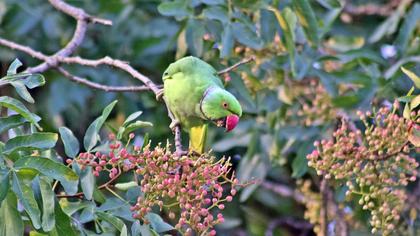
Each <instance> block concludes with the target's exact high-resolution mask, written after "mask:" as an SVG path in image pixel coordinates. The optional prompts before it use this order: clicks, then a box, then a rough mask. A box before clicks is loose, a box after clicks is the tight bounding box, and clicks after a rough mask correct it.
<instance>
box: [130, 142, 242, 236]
mask: <svg viewBox="0 0 420 236" xmlns="http://www.w3.org/2000/svg"><path fill="white" fill-rule="evenodd" d="M138 162H139V163H141V167H140V166H139V168H138V169H137V170H136V172H137V174H139V175H142V176H143V179H142V180H141V188H142V191H143V192H144V194H145V195H144V196H143V197H139V199H138V201H137V204H136V205H134V206H133V207H132V210H133V211H135V212H136V213H135V214H134V217H135V218H138V219H145V218H144V217H145V215H146V214H147V213H148V212H149V211H151V209H152V207H153V206H159V207H160V210H163V208H166V210H168V211H169V218H171V219H174V218H176V217H175V215H176V214H175V212H179V215H180V217H179V219H178V223H177V224H176V226H175V228H176V229H178V230H180V231H182V232H184V233H185V234H186V235H192V232H193V231H195V232H197V233H198V234H199V235H201V234H202V233H203V232H207V233H209V235H215V234H216V231H215V230H211V229H212V228H213V227H214V225H216V224H218V223H222V222H224V218H223V215H222V214H221V213H218V214H217V215H216V216H214V215H213V214H212V213H211V212H210V211H211V210H212V209H218V210H223V209H224V208H225V205H224V202H230V201H232V199H233V196H235V194H236V189H235V186H237V185H238V180H237V179H236V178H235V177H234V174H232V175H231V176H230V177H229V176H228V175H229V173H230V169H231V168H230V166H231V163H230V161H229V160H225V159H224V158H222V159H220V160H219V161H216V159H215V157H213V156H210V155H208V154H203V155H201V156H181V157H179V156H176V155H174V154H173V153H171V152H170V151H169V150H168V148H160V147H158V148H155V149H154V150H149V148H148V147H146V149H145V150H144V151H143V152H142V154H141V155H139V156H138ZM227 185H229V186H227ZM223 186H225V187H226V188H224V187H223ZM225 192H227V193H228V194H227V196H224V195H226V194H224V193H225Z"/></svg>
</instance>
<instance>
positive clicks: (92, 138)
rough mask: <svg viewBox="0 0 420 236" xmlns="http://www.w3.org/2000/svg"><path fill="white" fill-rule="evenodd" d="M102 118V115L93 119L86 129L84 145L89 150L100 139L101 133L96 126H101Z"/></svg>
mask: <svg viewBox="0 0 420 236" xmlns="http://www.w3.org/2000/svg"><path fill="white" fill-rule="evenodd" d="M101 119H102V117H101V116H100V117H98V118H96V120H95V121H93V122H92V124H90V125H89V127H88V128H87V130H86V133H85V137H84V138H83V145H84V146H85V149H86V151H88V152H89V151H90V150H92V148H94V147H95V146H96V144H97V143H98V141H99V134H98V131H96V129H97V128H96V127H99V123H100V122H101Z"/></svg>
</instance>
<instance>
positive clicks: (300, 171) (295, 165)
mask: <svg viewBox="0 0 420 236" xmlns="http://www.w3.org/2000/svg"><path fill="white" fill-rule="evenodd" d="M307 149H308V145H307V144H306V145H302V146H301V147H300V148H299V150H298V152H297V155H296V157H295V159H294V160H293V162H292V170H293V172H292V177H294V178H300V177H302V176H303V175H304V174H305V173H306V172H307V171H308V161H307V159H306V151H307Z"/></svg>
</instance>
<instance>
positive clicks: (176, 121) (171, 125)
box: [169, 120, 181, 133]
mask: <svg viewBox="0 0 420 236" xmlns="http://www.w3.org/2000/svg"><path fill="white" fill-rule="evenodd" d="M180 124H181V123H180V122H179V121H178V120H173V121H172V122H171V124H170V125H169V128H171V130H172V132H174V133H175V128H176V127H177V126H179V125H180Z"/></svg>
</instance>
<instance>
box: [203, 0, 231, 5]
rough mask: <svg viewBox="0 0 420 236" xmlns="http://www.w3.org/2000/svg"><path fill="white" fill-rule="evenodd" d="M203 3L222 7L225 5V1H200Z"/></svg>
mask: <svg viewBox="0 0 420 236" xmlns="http://www.w3.org/2000/svg"><path fill="white" fill-rule="evenodd" d="M200 1H201V2H202V3H204V4H207V5H221V4H225V0H200Z"/></svg>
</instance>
